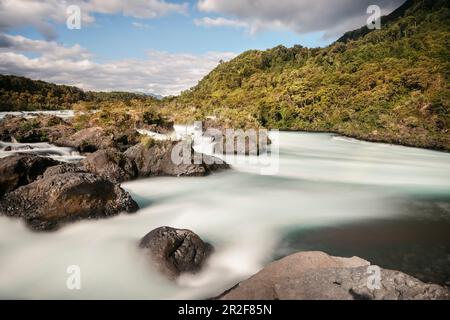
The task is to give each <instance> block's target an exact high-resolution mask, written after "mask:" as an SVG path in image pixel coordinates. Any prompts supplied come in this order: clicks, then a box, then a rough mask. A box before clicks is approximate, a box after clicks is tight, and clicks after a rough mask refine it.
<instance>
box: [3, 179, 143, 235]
mask: <svg viewBox="0 0 450 320" xmlns="http://www.w3.org/2000/svg"><path fill="white" fill-rule="evenodd" d="M137 210H138V205H137V204H136V202H135V201H134V200H133V199H132V198H131V196H130V195H129V194H128V193H127V192H126V191H124V190H123V189H122V188H120V187H119V186H118V185H115V184H113V183H111V182H109V181H107V180H105V179H103V178H101V177H99V176H96V175H94V174H91V173H79V172H77V173H63V174H56V175H51V176H47V175H46V176H45V177H43V178H42V179H39V180H37V181H35V182H33V183H31V184H28V185H26V186H22V187H20V188H18V189H16V190H15V191H12V192H10V193H7V194H5V195H4V197H3V199H2V200H1V201H0V213H2V214H4V215H7V216H10V217H20V218H23V219H24V220H25V221H26V222H27V224H28V225H29V226H30V227H31V228H33V229H35V230H49V229H54V228H56V227H58V226H59V225H61V224H62V223H65V222H69V221H75V220H79V219H91V218H104V217H109V216H113V215H117V214H119V213H121V212H128V213H132V212H136V211H137Z"/></svg>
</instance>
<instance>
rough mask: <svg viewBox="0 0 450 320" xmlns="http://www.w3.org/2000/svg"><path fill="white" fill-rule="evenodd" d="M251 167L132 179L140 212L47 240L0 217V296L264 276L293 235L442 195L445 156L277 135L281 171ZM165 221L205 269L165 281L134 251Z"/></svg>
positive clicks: (395, 211) (201, 288)
mask: <svg viewBox="0 0 450 320" xmlns="http://www.w3.org/2000/svg"><path fill="white" fill-rule="evenodd" d="M259 169H260V166H258V165H249V164H247V165H246V164H241V165H239V166H236V167H235V170H232V171H226V172H222V173H219V174H213V175H211V176H208V177H204V178H150V179H145V180H140V181H134V182H129V183H126V184H123V187H124V188H126V189H127V190H128V191H130V192H131V193H132V195H133V197H134V199H135V200H136V201H138V202H139V204H140V206H141V208H142V209H141V210H140V211H139V212H138V213H136V214H133V215H120V216H118V217H114V218H111V219H107V220H98V221H84V222H79V223H75V224H72V225H68V226H66V227H64V228H63V229H61V230H60V231H58V232H54V233H32V232H30V231H29V230H27V229H26V228H25V226H24V225H23V224H22V223H21V222H20V221H18V220H11V219H8V218H4V217H0V298H31V299H37V298H50V299H56V298H62V299H72V298H73V299H81V298H101V299H110V298H127V299H135V298H144V299H145V298H151V299H175V298H205V297H210V296H214V295H217V294H219V293H221V292H222V291H223V290H225V289H228V288H229V287H231V286H233V285H234V284H235V283H236V282H238V281H240V280H242V279H245V278H247V277H249V276H250V275H252V274H254V273H255V272H257V271H258V270H259V269H260V268H262V267H263V266H264V265H265V264H266V263H267V262H268V261H269V260H270V259H272V257H273V256H274V255H277V252H276V248H277V245H278V243H279V241H280V239H281V238H282V237H284V236H285V235H286V233H287V232H288V231H290V230H293V229H298V228H309V229H314V228H319V227H323V226H336V225H339V224H344V223H347V222H355V221H369V220H371V219H374V218H377V219H380V218H394V217H396V216H400V215H404V214H405V213H404V212H405V210H404V207H403V204H404V202H403V201H402V199H407V201H409V200H408V199H416V198H418V196H419V195H420V196H422V197H423V196H427V195H429V196H436V195H439V196H441V197H444V198H446V199H448V198H449V197H450V154H447V153H440V152H434V151H429V150H421V149H414V148H406V147H401V146H390V145H385V144H374V143H368V142H361V141H357V140H353V139H346V138H341V137H335V136H333V135H330V134H309V133H281V134H280V168H279V173H278V174H277V175H275V176H262V175H259V174H258V172H259ZM444 207H445V206H444ZM447 208H448V206H447ZM447 213H448V212H447ZM416 214H419V215H420V214H421V213H420V212H419V213H416ZM424 219H426V217H424ZM163 225H168V226H172V227H179V228H189V229H192V230H193V231H195V232H196V233H197V234H199V235H200V236H201V237H202V238H203V239H204V240H207V241H209V242H211V243H212V244H213V245H214V246H215V248H216V251H215V253H214V255H213V256H212V258H211V259H210V261H209V262H208V265H207V266H206V268H205V269H204V271H203V272H202V273H200V274H198V275H196V276H184V277H182V278H180V279H179V281H178V282H177V283H172V282H169V281H167V280H165V279H164V278H162V277H160V276H159V275H158V274H157V273H155V272H154V271H153V270H151V269H150V268H149V266H148V263H147V261H146V260H145V258H144V257H143V256H142V254H141V253H140V252H139V250H138V249H137V248H136V247H137V244H138V242H139V239H140V238H141V237H142V236H144V235H145V234H146V233H147V232H149V231H150V230H152V229H153V228H156V227H159V226H163ZM357 241H358V239H355V242H357ZM70 265H78V266H80V268H81V280H82V289H81V290H73V291H70V290H68V289H67V288H66V280H67V277H68V274H66V268H67V267H68V266H70Z"/></svg>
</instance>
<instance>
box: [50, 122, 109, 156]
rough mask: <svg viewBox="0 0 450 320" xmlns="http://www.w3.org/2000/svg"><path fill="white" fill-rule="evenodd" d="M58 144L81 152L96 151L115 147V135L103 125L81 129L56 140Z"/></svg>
mask: <svg viewBox="0 0 450 320" xmlns="http://www.w3.org/2000/svg"><path fill="white" fill-rule="evenodd" d="M55 144H56V145H58V146H64V147H70V148H74V149H76V150H78V151H79V152H95V151H97V150H100V149H107V148H112V147H114V135H113V134H112V133H108V132H107V131H106V130H105V129H103V128H101V127H93V128H87V129H83V130H80V131H78V132H76V133H75V134H73V135H71V136H68V137H63V138H61V139H59V140H57V141H56V142H55Z"/></svg>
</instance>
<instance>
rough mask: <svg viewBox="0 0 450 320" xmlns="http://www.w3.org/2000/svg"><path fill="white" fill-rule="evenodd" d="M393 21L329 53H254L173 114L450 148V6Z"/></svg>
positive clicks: (171, 105) (221, 71) (410, 7)
mask: <svg viewBox="0 0 450 320" xmlns="http://www.w3.org/2000/svg"><path fill="white" fill-rule="evenodd" d="M384 22H385V24H384V25H382V29H381V30H375V31H372V32H367V31H366V32H364V31H361V30H362V29H361V30H360V32H359V35H358V32H356V33H353V34H352V35H351V36H350V35H347V36H346V37H343V38H342V39H341V41H337V42H336V43H334V44H332V45H330V46H329V47H326V48H322V49H317V48H316V49H308V48H304V47H301V46H294V47H293V48H285V47H283V46H279V47H276V48H273V49H270V50H267V51H256V50H252V51H247V52H245V53H243V54H241V55H240V56H238V57H237V58H235V59H233V60H231V61H230V62H227V63H222V64H220V65H219V66H218V67H217V68H216V69H215V70H213V71H212V72H211V73H210V74H209V75H207V76H206V77H205V78H204V79H203V80H201V81H200V82H199V84H198V85H197V86H196V87H194V88H192V89H191V90H188V91H186V92H183V93H182V94H181V96H179V97H176V98H172V99H171V100H170V101H168V103H167V104H168V108H167V109H166V111H167V112H168V114H174V115H176V117H177V120H178V121H186V120H193V119H204V118H205V117H207V116H216V117H217V118H218V119H219V121H220V122H222V124H223V125H225V126H234V127H248V126H258V125H261V126H266V127H270V128H279V129H286V130H308V131H331V132H339V133H342V134H346V135H350V136H354V137H359V138H364V139H369V140H375V141H386V142H393V143H401V144H406V145H413V146H423V147H431V148H437V149H447V150H450V132H449V126H450V112H449V110H450V107H449V103H450V91H449V83H450V82H449V80H450V61H449V53H450V48H449V46H450V11H449V1H448V0H438V1H431V0H410V1H408V2H407V3H406V4H405V5H404V6H403V8H401V10H397V11H396V12H394V13H393V17H392V16H391V17H387V18H385V19H384Z"/></svg>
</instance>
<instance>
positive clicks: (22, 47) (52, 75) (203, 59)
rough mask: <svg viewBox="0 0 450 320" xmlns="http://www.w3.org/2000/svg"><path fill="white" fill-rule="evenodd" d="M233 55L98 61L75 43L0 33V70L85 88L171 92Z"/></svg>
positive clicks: (156, 55) (160, 54) (154, 54)
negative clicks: (68, 44)
mask: <svg viewBox="0 0 450 320" xmlns="http://www.w3.org/2000/svg"><path fill="white" fill-rule="evenodd" d="M28 53H34V54H35V55H37V56H36V57H35V55H33V56H29V55H28ZM234 56H236V55H235V54H234V53H230V52H209V53H206V54H201V55H194V54H179V53H177V54H174V53H167V52H160V51H149V52H148V55H147V58H146V59H142V60H139V59H122V60H115V61H110V62H107V63H97V62H94V61H93V60H92V59H91V58H92V56H91V54H90V53H89V52H88V51H87V50H85V49H84V48H82V47H80V46H78V45H76V46H72V47H65V46H62V45H60V44H57V43H56V42H47V41H41V40H31V39H27V38H25V37H22V36H11V35H4V36H2V37H0V73H2V74H15V75H21V76H26V77H30V78H32V79H41V80H45V81H50V82H54V83H58V84H68V85H76V86H79V87H81V88H83V89H86V90H105V91H111V90H122V91H141V92H145V93H155V94H161V95H175V94H178V93H180V92H181V91H183V90H186V89H189V88H190V87H192V86H194V85H195V84H197V82H198V81H199V80H200V79H201V78H202V77H203V76H205V75H206V74H207V73H208V72H209V71H211V70H212V69H213V68H214V67H215V66H216V65H217V64H218V63H219V61H220V60H229V59H231V58H233V57H234Z"/></svg>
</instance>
